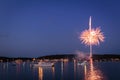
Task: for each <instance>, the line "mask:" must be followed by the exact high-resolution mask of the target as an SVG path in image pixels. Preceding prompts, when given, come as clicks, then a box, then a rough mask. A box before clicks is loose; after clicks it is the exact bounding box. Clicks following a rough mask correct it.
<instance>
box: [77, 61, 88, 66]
mask: <svg viewBox="0 0 120 80" xmlns="http://www.w3.org/2000/svg"><path fill="white" fill-rule="evenodd" d="M86 64H87V61H83V62H78V65H81V66H83V65H86Z"/></svg>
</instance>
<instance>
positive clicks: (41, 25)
mask: <svg viewBox="0 0 120 80" xmlns="http://www.w3.org/2000/svg"><path fill="white" fill-rule="evenodd" d="M89 16H92V27H93V28H96V27H100V28H101V29H102V32H103V33H104V35H105V41H104V42H102V43H100V45H98V46H94V47H93V53H96V54H120V1H119V0H0V56H7V57H37V56H43V55H51V54H71V53H73V54H75V53H76V51H82V52H85V53H87V52H89V47H88V46H85V45H84V44H82V43H81V41H80V40H79V35H80V33H81V32H82V31H83V30H85V29H88V21H89Z"/></svg>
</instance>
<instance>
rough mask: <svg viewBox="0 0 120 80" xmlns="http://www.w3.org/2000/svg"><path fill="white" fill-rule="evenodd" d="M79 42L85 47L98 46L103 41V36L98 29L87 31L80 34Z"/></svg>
mask: <svg viewBox="0 0 120 80" xmlns="http://www.w3.org/2000/svg"><path fill="white" fill-rule="evenodd" d="M80 40H81V41H82V43H84V44H85V45H99V43H100V41H101V42H103V41H104V36H103V33H102V32H101V29H100V28H96V29H91V30H89V29H88V30H85V31H83V32H82V33H81V35H80Z"/></svg>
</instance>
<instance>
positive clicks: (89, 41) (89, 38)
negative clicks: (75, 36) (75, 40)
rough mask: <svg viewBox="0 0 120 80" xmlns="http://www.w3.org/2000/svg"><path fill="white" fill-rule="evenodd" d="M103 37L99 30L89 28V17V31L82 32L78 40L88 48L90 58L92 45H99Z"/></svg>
mask: <svg viewBox="0 0 120 80" xmlns="http://www.w3.org/2000/svg"><path fill="white" fill-rule="evenodd" d="M104 38H105V37H104V35H103V33H102V32H101V29H100V28H96V29H93V28H91V16H90V19H89V29H86V30H84V31H83V32H82V33H81V35H80V40H81V41H82V43H84V44H85V45H89V46H90V57H92V45H99V43H100V42H103V41H104Z"/></svg>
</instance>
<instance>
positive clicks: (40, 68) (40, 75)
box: [38, 67, 43, 80]
mask: <svg viewBox="0 0 120 80" xmlns="http://www.w3.org/2000/svg"><path fill="white" fill-rule="evenodd" d="M38 74H39V80H43V69H42V67H39V68H38Z"/></svg>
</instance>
